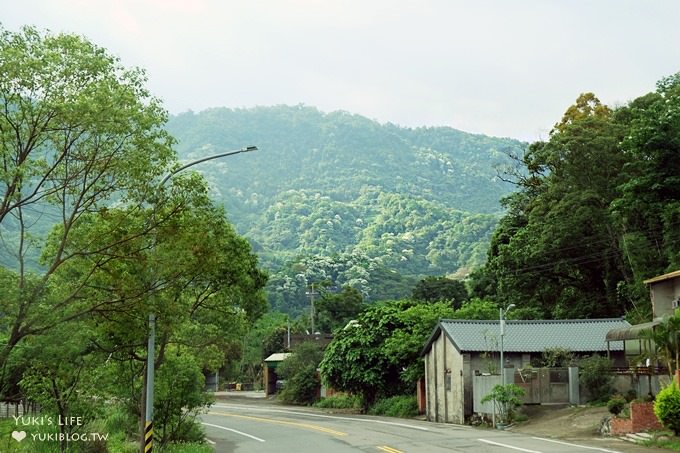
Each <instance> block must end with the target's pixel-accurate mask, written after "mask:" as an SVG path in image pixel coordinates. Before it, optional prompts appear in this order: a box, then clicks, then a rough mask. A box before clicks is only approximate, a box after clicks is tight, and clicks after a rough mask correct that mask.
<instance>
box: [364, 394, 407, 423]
mask: <svg viewBox="0 0 680 453" xmlns="http://www.w3.org/2000/svg"><path fill="white" fill-rule="evenodd" d="M368 413H369V414H371V415H387V416H388V417H402V418H410V417H415V416H416V415H418V402H417V400H416V397H415V396H412V395H401V396H393V397H390V398H385V399H382V400H378V401H376V403H375V404H374V405H373V406H371V408H370V409H369V410H368Z"/></svg>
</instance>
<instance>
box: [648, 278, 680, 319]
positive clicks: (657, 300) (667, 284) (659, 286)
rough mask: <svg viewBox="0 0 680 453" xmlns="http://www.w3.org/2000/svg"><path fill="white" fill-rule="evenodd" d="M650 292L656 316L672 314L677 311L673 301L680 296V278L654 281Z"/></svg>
mask: <svg viewBox="0 0 680 453" xmlns="http://www.w3.org/2000/svg"><path fill="white" fill-rule="evenodd" d="M650 292H651V297H652V311H653V313H654V317H655V318H661V317H663V316H664V315H669V316H672V315H673V313H675V309H674V308H673V306H672V302H673V300H675V299H677V298H678V297H680V278H672V279H669V280H663V281H660V282H656V283H652V285H651V287H650Z"/></svg>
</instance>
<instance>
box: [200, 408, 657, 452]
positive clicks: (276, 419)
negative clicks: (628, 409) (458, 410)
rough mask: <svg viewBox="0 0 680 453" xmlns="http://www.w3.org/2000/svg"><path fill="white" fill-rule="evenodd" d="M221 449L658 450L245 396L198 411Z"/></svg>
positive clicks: (408, 450) (253, 450)
mask: <svg viewBox="0 0 680 453" xmlns="http://www.w3.org/2000/svg"><path fill="white" fill-rule="evenodd" d="M202 421H203V425H204V428H205V430H206V433H207V437H208V439H209V440H210V442H211V444H212V445H213V446H214V448H215V451H216V452H219V453H266V452H272V453H274V452H276V453H349V452H357V451H359V452H362V451H363V452H373V453H380V452H384V453H444V452H447V453H451V452H483V453H499V452H505V453H508V452H515V451H516V452H527V453H567V452H592V453H596V452H609V453H614V452H620V453H629V452H635V453H638V452H658V451H659V450H658V449H651V448H644V447H640V446H635V445H633V444H630V443H627V442H623V441H620V440H616V439H606V440H602V439H596V438H595V439H592V440H589V441H583V442H581V441H579V442H572V441H564V440H559V439H549V438H546V437H538V436H531V435H527V434H518V433H512V432H506V431H498V430H493V429H478V428H471V427H467V426H459V425H450V424H441V423H430V422H425V421H419V420H404V419H395V418H389V417H372V416H363V415H354V414H351V415H348V414H330V413H327V412H323V411H319V410H315V409H309V408H298V407H291V406H281V405H277V404H266V403H265V404H263V403H262V402H255V401H249V400H248V399H243V400H231V401H219V402H218V403H217V404H215V405H213V407H212V408H211V410H210V411H209V412H208V413H207V414H205V415H203V416H202Z"/></svg>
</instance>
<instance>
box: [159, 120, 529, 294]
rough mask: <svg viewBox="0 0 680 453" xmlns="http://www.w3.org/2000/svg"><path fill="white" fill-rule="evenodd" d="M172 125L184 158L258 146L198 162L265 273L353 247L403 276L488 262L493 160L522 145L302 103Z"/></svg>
mask: <svg viewBox="0 0 680 453" xmlns="http://www.w3.org/2000/svg"><path fill="white" fill-rule="evenodd" d="M168 129H169V131H170V133H171V134H172V135H174V136H175V137H176V138H177V139H178V141H179V143H178V146H177V149H178V151H179V155H180V158H181V159H186V160H189V159H196V158H200V157H202V156H206V155H210V154H215V153H218V152H222V151H225V150H230V149H238V148H240V147H243V146H247V145H257V146H258V147H259V151H257V152H255V153H249V154H247V155H240V156H235V157H231V158H229V159H224V160H221V161H213V162H212V163H210V164H206V165H203V166H201V167H197V168H200V171H201V172H203V173H204V175H205V176H206V178H207V179H208V180H209V181H210V184H211V190H213V191H214V196H215V197H216V198H217V199H220V200H222V201H223V202H224V204H225V206H226V207H227V211H228V214H229V217H230V220H231V221H232V222H233V223H234V224H235V225H236V228H237V229H238V231H239V232H241V233H242V234H244V235H245V236H246V237H247V238H248V239H249V240H250V241H251V242H252V243H253V245H254V246H255V249H256V251H257V252H258V253H259V254H260V256H261V257H262V259H263V263H264V264H265V266H266V267H268V268H270V269H271V270H272V272H273V275H272V277H273V278H272V280H277V279H279V278H280V277H281V275H276V273H277V272H286V271H285V269H288V270H289V272H288V273H289V274H290V276H291V278H293V277H294V275H293V274H295V275H305V272H307V271H305V270H303V271H302V272H300V269H299V267H300V266H298V269H297V271H291V270H290V269H291V264H292V263H294V262H295V261H299V260H300V259H302V257H309V256H317V255H318V256H326V257H335V258H337V257H339V256H341V255H343V254H350V255H351V254H359V255H361V256H365V257H366V258H367V259H368V260H373V264H372V266H373V269H374V270H375V269H376V268H378V267H380V268H382V269H383V270H386V271H387V270H390V271H394V270H396V271H397V272H398V273H399V274H400V275H403V276H421V275H441V274H453V273H456V272H458V273H465V272H467V270H469V269H470V268H471V267H473V266H476V265H479V264H481V263H483V262H484V260H485V254H486V251H487V248H488V243H489V239H490V235H491V233H492V231H493V229H494V227H495V225H496V223H497V220H498V217H499V215H500V212H501V206H500V203H499V200H500V199H501V198H502V197H503V196H504V195H506V194H507V193H508V192H509V191H510V189H511V187H510V186H509V185H508V184H507V183H505V182H503V181H501V180H499V179H498V178H497V172H496V167H497V166H499V165H505V164H507V162H508V158H507V153H508V152H515V153H517V152H518V151H519V149H520V148H521V147H522V144H521V143H520V142H518V141H516V140H511V139H499V138H491V137H486V136H483V135H473V134H467V133H464V132H460V131H457V130H455V129H451V128H443V127H440V128H418V129H409V128H401V127H398V126H395V125H393V124H379V123H377V122H375V121H372V120H370V119H367V118H365V117H362V116H359V115H352V114H349V113H346V112H334V113H328V114H325V113H322V112H320V111H318V110H316V109H315V108H312V107H305V106H293V107H289V106H276V107H259V108H254V109H237V110H231V109H226V108H221V109H212V110H207V111H204V112H201V113H185V114H181V115H179V116H175V117H172V118H171V120H170V122H169V124H168ZM305 278H307V279H308V280H310V279H311V280H315V279H318V278H321V277H319V276H314V275H311V274H309V275H305ZM381 280H384V279H381ZM347 281H348V279H344V280H343V279H340V281H337V282H335V283H338V284H344V283H346V282H347ZM365 293H366V294H367V295H368V296H369V297H375V298H378V297H382V296H384V294H375V291H374V293H373V294H371V293H370V292H369V291H365ZM397 293H399V292H397ZM395 295H398V294H395Z"/></svg>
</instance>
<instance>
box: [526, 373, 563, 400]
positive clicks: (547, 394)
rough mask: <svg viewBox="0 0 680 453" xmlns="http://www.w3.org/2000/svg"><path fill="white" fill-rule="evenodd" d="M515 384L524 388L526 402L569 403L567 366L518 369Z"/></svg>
mask: <svg viewBox="0 0 680 453" xmlns="http://www.w3.org/2000/svg"><path fill="white" fill-rule="evenodd" d="M515 384H516V385H518V386H519V387H521V388H523V389H524V392H525V395H524V399H523V402H524V404H550V403H569V373H568V369H567V368H525V369H518V370H516V371H515Z"/></svg>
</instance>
